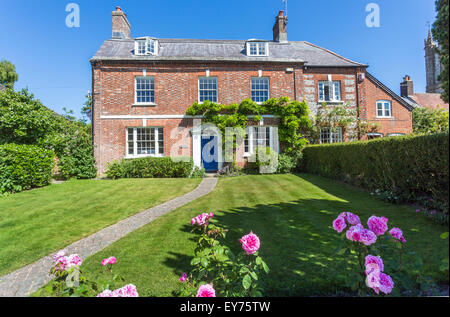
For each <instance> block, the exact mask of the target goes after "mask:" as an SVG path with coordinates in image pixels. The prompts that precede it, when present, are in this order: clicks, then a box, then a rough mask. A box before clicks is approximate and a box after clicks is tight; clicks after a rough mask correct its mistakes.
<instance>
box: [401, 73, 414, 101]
mask: <svg viewBox="0 0 450 317" xmlns="http://www.w3.org/2000/svg"><path fill="white" fill-rule="evenodd" d="M400 95H401V96H402V97H409V96H411V95H414V83H413V81H412V80H411V77H410V76H409V75H406V76H405V77H404V78H403V82H402V83H401V84H400Z"/></svg>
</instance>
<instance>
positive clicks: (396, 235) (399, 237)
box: [389, 228, 406, 243]
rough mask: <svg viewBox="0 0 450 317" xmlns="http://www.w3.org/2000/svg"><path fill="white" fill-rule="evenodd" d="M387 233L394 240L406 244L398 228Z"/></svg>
mask: <svg viewBox="0 0 450 317" xmlns="http://www.w3.org/2000/svg"><path fill="white" fill-rule="evenodd" d="M389 233H390V234H391V236H392V237H393V238H394V239H397V240H400V241H401V242H402V243H405V242H406V240H405V238H404V237H403V231H402V230H401V229H400V228H392V229H391V231H389Z"/></svg>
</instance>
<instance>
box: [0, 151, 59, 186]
mask: <svg viewBox="0 0 450 317" xmlns="http://www.w3.org/2000/svg"><path fill="white" fill-rule="evenodd" d="M54 157H55V153H54V152H53V151H51V150H46V149H43V148H40V147H38V146H35V145H17V144H4V145H0V193H5V192H20V191H23V190H27V189H31V188H35V187H42V186H46V185H48V184H49V183H50V180H51V177H52V172H53V167H54V165H55V162H54Z"/></svg>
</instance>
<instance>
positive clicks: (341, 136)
mask: <svg viewBox="0 0 450 317" xmlns="http://www.w3.org/2000/svg"><path fill="white" fill-rule="evenodd" d="M334 129H337V131H338V132H334V131H332V130H333V128H331V127H323V128H320V143H321V144H333V143H342V142H344V134H343V131H342V128H341V127H337V128H334ZM323 130H328V132H329V140H330V142H323V139H322V132H323ZM336 133H338V137H337V139H338V141H336V142H335V141H334V138H333V134H336Z"/></svg>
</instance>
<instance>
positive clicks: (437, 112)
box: [413, 108, 449, 134]
mask: <svg viewBox="0 0 450 317" xmlns="http://www.w3.org/2000/svg"><path fill="white" fill-rule="evenodd" d="M448 120H449V116H448V110H445V109H442V108H437V109H428V108H416V109H414V110H413V129H414V133H416V134H434V133H442V132H448V131H449V129H448V126H449V124H448Z"/></svg>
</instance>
